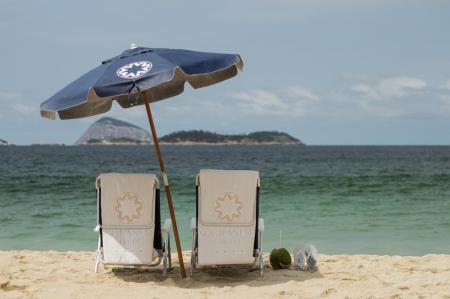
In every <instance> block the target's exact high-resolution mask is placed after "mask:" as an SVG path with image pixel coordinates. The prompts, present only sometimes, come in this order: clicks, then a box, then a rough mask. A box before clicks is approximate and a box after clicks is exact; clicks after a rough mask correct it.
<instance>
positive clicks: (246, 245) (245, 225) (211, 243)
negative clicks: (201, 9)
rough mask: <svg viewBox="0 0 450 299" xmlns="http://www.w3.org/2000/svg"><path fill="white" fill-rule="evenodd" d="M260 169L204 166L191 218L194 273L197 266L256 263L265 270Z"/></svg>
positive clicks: (198, 181)
mask: <svg viewBox="0 0 450 299" xmlns="http://www.w3.org/2000/svg"><path fill="white" fill-rule="evenodd" d="M259 190H260V180H259V174H258V172H257V171H248V170H200V173H199V174H198V175H197V178H196V217H195V218H192V220H191V231H192V255H191V275H192V274H193V270H194V269H195V268H196V267H197V266H220V265H244V264H253V265H254V266H258V267H259V271H260V274H261V275H262V274H263V271H264V260H263V256H262V252H261V236H262V232H263V231H264V220H263V219H262V218H259Z"/></svg>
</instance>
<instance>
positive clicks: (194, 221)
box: [191, 217, 197, 231]
mask: <svg viewBox="0 0 450 299" xmlns="http://www.w3.org/2000/svg"><path fill="white" fill-rule="evenodd" d="M195 229H197V218H195V217H193V218H192V219H191V231H192V230H195Z"/></svg>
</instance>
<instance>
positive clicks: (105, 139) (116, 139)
mask: <svg viewBox="0 0 450 299" xmlns="http://www.w3.org/2000/svg"><path fill="white" fill-rule="evenodd" d="M150 137H151V136H150V134H149V133H148V132H147V131H146V130H144V129H142V128H140V127H138V126H136V125H133V124H130V123H128V122H124V121H121V120H117V119H114V118H110V117H104V118H101V119H99V120H98V121H96V122H95V123H93V124H92V125H91V126H90V127H89V128H88V129H87V130H86V132H85V133H84V134H83V135H82V136H81V137H80V138H79V139H78V140H77V142H76V143H75V144H77V145H89V144H90V145H93V144H102V145H120V144H149V143H151V138H150ZM159 141H160V143H161V144H185V145H190V144H193V145H195V144H299V145H303V144H304V143H303V142H302V141H300V140H298V139H297V138H294V137H292V136H290V135H289V134H287V133H284V132H276V131H259V132H253V133H249V134H218V133H213V132H208V131H202V130H191V131H178V132H174V133H170V134H167V135H165V136H162V137H160V138H159Z"/></svg>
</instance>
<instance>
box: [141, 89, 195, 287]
mask: <svg viewBox="0 0 450 299" xmlns="http://www.w3.org/2000/svg"><path fill="white" fill-rule="evenodd" d="M143 96H144V104H145V109H146V110H147V117H148V121H149V123H150V129H151V131H152V136H153V143H154V144H155V148H156V155H157V156H158V161H159V168H160V169H161V172H162V176H163V181H164V189H165V191H166V197H167V203H168V204H169V211H170V218H171V219H172V226H173V234H174V237H175V243H176V245H177V252H178V260H179V262H180V273H181V278H186V270H185V269H184V262H183V253H182V251H181V244H180V238H179V236H178V227H177V221H176V219H175V212H174V209H173V202H172V195H171V193H170V188H169V180H168V179H167V173H166V168H165V167H164V161H163V157H162V154H161V148H160V147H159V141H158V135H157V134H156V129H155V123H154V121H153V116H152V110H151V109H150V103H149V101H148V95H147V91H144V92H143Z"/></svg>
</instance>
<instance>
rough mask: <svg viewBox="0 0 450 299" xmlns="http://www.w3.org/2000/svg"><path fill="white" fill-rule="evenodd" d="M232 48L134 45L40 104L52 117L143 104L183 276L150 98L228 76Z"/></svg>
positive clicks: (233, 64)
mask: <svg viewBox="0 0 450 299" xmlns="http://www.w3.org/2000/svg"><path fill="white" fill-rule="evenodd" d="M242 67H243V61H242V59H241V57H240V56H239V55H238V54H218V53H206V52H196V51H188V50H181V49H161V48H144V47H136V46H135V45H134V44H133V45H132V46H131V48H130V49H128V50H126V51H124V52H123V53H122V54H120V55H117V56H115V57H112V58H110V59H107V60H104V61H102V63H101V64H100V65H99V66H97V67H96V68H94V69H93V70H91V71H89V72H87V73H86V74H84V75H83V76H81V77H80V78H78V79H76V80H75V81H73V82H72V83H70V84H69V85H67V86H66V87H64V88H63V89H62V90H60V91H59V92H57V93H56V94H55V95H53V96H52V97H50V98H49V99H48V100H46V101H45V102H43V103H42V104H41V115H42V116H43V117H46V118H49V119H55V118H56V114H58V116H59V118H60V119H74V118H82V117H87V116H92V115H97V114H100V113H104V112H107V111H109V110H110V109H111V106H112V102H113V101H117V102H118V103H119V105H120V106H122V107H123V108H130V107H134V106H138V105H142V104H144V105H145V108H146V111H147V117H148V120H149V123H150V129H151V132H152V136H153V143H154V144H155V147H156V154H157V156H158V161H159V166H160V169H161V172H162V177H163V181H164V188H165V191H166V196H167V201H168V205H169V211H170V217H171V219H172V224H173V230H174V237H175V242H176V246H177V251H178V258H179V262H180V272H181V276H182V277H183V278H184V277H186V272H185V269H184V263H183V256H182V252H181V247H180V240H179V236H178V229H177V224H176V219H175V213H174V209H173V203H172V196H171V193H170V187H169V181H168V179H167V173H166V169H165V166H164V161H163V158H162V154H161V149H160V146H159V142H158V137H157V134H156V129H155V124H154V121H153V117H152V112H151V108H150V103H152V102H156V101H159V100H163V99H167V98H170V97H173V96H176V95H178V94H180V93H182V92H183V90H184V84H185V82H188V83H189V84H190V85H191V86H192V87H193V88H200V87H205V86H208V85H212V84H216V83H218V82H221V81H223V80H226V79H229V78H232V77H234V76H235V75H236V74H237V73H238V70H240V69H242Z"/></svg>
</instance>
